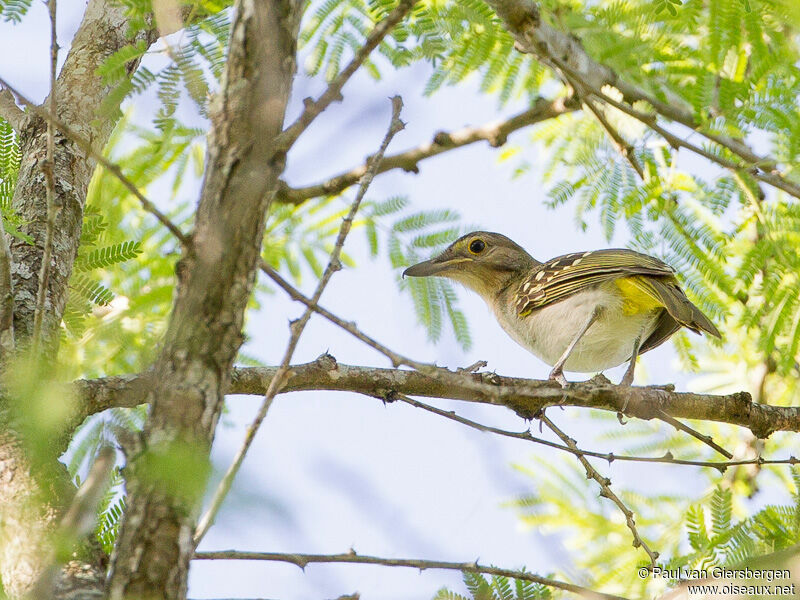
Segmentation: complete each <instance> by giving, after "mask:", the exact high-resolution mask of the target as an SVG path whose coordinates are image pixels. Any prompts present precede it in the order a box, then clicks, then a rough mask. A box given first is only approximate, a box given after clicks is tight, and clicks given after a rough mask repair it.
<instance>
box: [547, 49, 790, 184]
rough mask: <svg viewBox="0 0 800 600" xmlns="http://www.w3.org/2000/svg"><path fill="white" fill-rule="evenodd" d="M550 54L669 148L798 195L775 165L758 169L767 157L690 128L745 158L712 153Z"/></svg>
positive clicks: (586, 86) (567, 71)
mask: <svg viewBox="0 0 800 600" xmlns="http://www.w3.org/2000/svg"><path fill="white" fill-rule="evenodd" d="M550 58H551V59H552V60H553V62H554V63H555V64H556V65H557V66H558V68H559V69H562V70H563V72H564V73H569V74H570V75H572V76H573V77H576V78H578V79H580V81H581V85H582V86H583V87H585V88H586V89H587V90H588V91H589V92H590V93H591V94H592V95H593V96H595V97H597V98H598V99H599V100H602V101H603V102H605V103H606V104H609V105H610V106H613V107H614V108H616V109H617V110H620V111H622V112H623V113H625V114H627V115H629V116H631V117H633V118H634V119H636V120H637V121H639V122H641V123H642V124H644V125H646V126H647V127H649V128H650V129H652V130H653V131H655V132H656V133H658V134H659V135H660V136H661V137H662V138H664V140H666V142H667V143H668V144H669V145H670V146H672V147H673V148H686V149H687V150H689V151H690V152H693V153H695V154H697V155H699V156H702V157H703V158H705V159H707V160H709V161H711V162H713V163H716V164H718V165H720V166H721V167H724V168H726V169H729V170H731V171H747V172H748V173H750V175H751V176H752V177H754V178H755V179H758V180H759V181H762V182H764V183H767V184H769V185H771V186H772V187H775V188H778V189H781V190H783V191H784V192H786V193H787V194H790V195H791V196H794V197H795V198H800V185H798V184H796V183H794V182H792V181H790V180H788V179H786V178H784V177H783V176H782V175H781V174H780V173H779V172H778V171H777V169H776V168H772V169H771V170H770V171H764V170H763V169H762V165H772V167H774V166H775V165H774V164H773V163H772V161H769V160H767V159H761V158H760V157H754V156H753V155H751V154H748V152H746V151H745V149H743V148H741V147H740V145H737V144H734V143H732V142H733V141H732V140H729V139H724V138H721V137H720V136H715V135H714V134H709V133H706V132H704V131H703V130H702V129H699V128H697V129H693V130H694V131H697V132H698V133H700V134H701V135H703V136H704V137H706V138H707V139H709V140H711V141H713V142H714V143H716V144H719V145H720V146H722V147H724V148H727V149H728V150H730V151H731V152H732V153H733V154H735V155H736V156H738V157H739V158H741V159H742V160H744V161H745V162H743V163H741V162H737V161H734V160H730V159H728V158H725V157H724V156H719V155H717V154H714V153H713V152H710V151H709V150H706V149H705V148H702V147H700V146H697V145H695V144H692V143H691V142H688V141H686V140H684V139H683V138H681V137H680V136H677V135H675V134H674V133H672V132H670V131H669V130H667V129H665V128H664V127H662V126H661V125H659V124H658V121H657V117H656V115H653V114H648V113H644V112H641V111H639V110H637V109H635V108H633V107H632V106H630V105H628V104H627V103H625V102H620V101H618V100H616V99H615V98H612V97H611V96H609V95H608V94H606V93H605V92H603V91H602V90H601V89H598V88H596V87H593V86H592V84H591V83H589V82H588V81H586V79H585V78H584V77H583V76H582V75H581V74H580V73H578V72H577V71H575V70H573V69H571V68H570V67H569V66H568V65H567V64H566V63H564V62H563V61H561V60H560V59H558V58H557V57H555V56H552V57H550ZM681 124H684V123H681ZM684 125H685V124H684ZM687 126H688V125H687ZM748 156H749V157H750V158H759V160H760V161H761V162H754V161H751V160H748V159H747V158H745V157H748Z"/></svg>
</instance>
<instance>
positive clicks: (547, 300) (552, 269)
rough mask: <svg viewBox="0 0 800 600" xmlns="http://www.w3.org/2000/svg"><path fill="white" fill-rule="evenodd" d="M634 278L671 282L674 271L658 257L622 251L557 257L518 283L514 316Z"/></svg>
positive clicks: (575, 253) (621, 249)
mask: <svg viewBox="0 0 800 600" xmlns="http://www.w3.org/2000/svg"><path fill="white" fill-rule="evenodd" d="M636 275H649V276H651V277H658V278H666V279H674V277H675V270H674V269H673V268H672V267H670V266H669V265H668V264H666V263H665V262H662V261H660V260H658V259H657V258H653V257H652V256H648V255H646V254H641V253H639V252H634V251H633V250H627V249H624V248H617V249H611V250H595V251H592V252H574V253H572V254H565V255H564V256H557V257H556V258H553V259H551V260H548V261H547V262H546V263H543V264H542V265H540V266H539V267H538V268H537V269H536V270H534V271H533V272H532V273H531V274H530V275H529V276H528V277H527V278H525V280H524V281H523V282H522V283H521V284H520V286H519V288H518V290H517V292H516V298H515V306H516V308H517V313H518V314H519V315H520V316H526V315H528V314H529V313H530V312H531V311H533V310H535V309H537V308H541V307H543V306H546V305H548V304H551V303H553V302H556V301H558V300H561V299H563V298H566V297H567V296H570V295H572V294H574V293H576V292H579V291H581V290H585V289H587V288H588V287H591V286H593V285H596V284H599V283H603V282H605V281H613V280H614V279H619V278H621V277H631V276H636Z"/></svg>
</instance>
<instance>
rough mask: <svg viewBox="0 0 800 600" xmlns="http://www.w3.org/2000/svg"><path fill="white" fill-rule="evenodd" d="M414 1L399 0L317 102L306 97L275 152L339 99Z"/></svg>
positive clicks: (279, 140) (285, 147) (298, 134)
mask: <svg viewBox="0 0 800 600" xmlns="http://www.w3.org/2000/svg"><path fill="white" fill-rule="evenodd" d="M415 2H416V0H400V3H399V4H398V5H397V6H396V7H395V9H394V10H393V11H392V12H390V13H389V14H388V15H387V16H386V18H385V19H384V20H383V21H381V22H380V23H378V24H377V25H376V26H375V28H374V29H373V30H372V31H371V32H370V34H369V35H368V36H367V39H366V40H365V42H364V45H362V46H361V47H360V48H359V49H358V51H356V53H355V56H354V57H353V59H352V60H351V61H350V62H349V63H348V65H347V66H346V67H345V68H344V69H343V70H342V72H341V73H339V74H338V75H337V76H336V78H335V79H334V80H333V81H331V83H330V85H328V89H326V90H325V92H324V93H323V94H322V95H321V96H320V97H319V99H317V100H311V99H310V98H306V100H305V101H304V102H303V104H304V108H303V113H302V114H301V115H300V116H299V117H298V118H297V120H296V121H295V122H294V123H292V124H291V125H290V126H289V127H287V128H286V129H285V130H284V131H283V133H281V135H280V136H279V137H278V139H277V141H276V151H279V152H280V151H282V152H287V151H288V150H289V148H291V147H292V145H293V144H294V143H295V142H296V141H297V138H299V137H300V135H301V134H302V133H303V132H304V131H305V130H306V129H307V128H308V126H309V125H310V124H311V122H312V121H313V120H314V119H316V118H317V116H319V115H320V114H321V113H322V111H324V110H325V109H326V108H328V106H329V105H330V104H331V103H332V102H334V101H337V100H341V97H342V88H343V87H344V85H345V84H346V83H347V82H348V80H349V79H350V77H352V76H353V74H354V73H355V72H356V71H358V69H359V68H360V67H361V65H362V64H364V61H365V60H367V58H368V57H369V55H370V54H371V53H372V51H373V50H374V49H375V48H376V47H377V46H378V44H380V43H381V41H382V40H383V38H385V37H386V36H387V35H388V34H389V32H390V31H391V30H392V29H394V27H395V26H396V25H397V24H398V23H399V22H400V21H402V20H403V18H404V17H405V16H406V15H407V14H408V11H410V10H411V7H412V6H414V3H415Z"/></svg>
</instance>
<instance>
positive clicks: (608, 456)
mask: <svg viewBox="0 0 800 600" xmlns="http://www.w3.org/2000/svg"><path fill="white" fill-rule="evenodd" d="M390 398H392V399H397V400H400V401H401V402H405V403H406V404H409V405H411V406H413V407H415V408H420V409H422V410H426V411H428V412H431V413H433V414H435V415H439V416H440V417H444V418H445V419H449V420H451V421H455V422H456V423H461V424H462V425H466V426H467V427H470V428H472V429H476V430H478V431H483V432H484V433H493V434H495V435H499V436H502V437H508V438H512V439H517V440H524V441H526V442H533V443H534V444H540V445H542V446H547V447H548V448H554V449H556V450H561V451H563V452H569V453H570V454H574V455H575V456H579V455H582V456H592V457H594V458H602V459H603V460H605V461H608V463H609V464H611V463H612V462H614V461H617V460H619V461H623V462H644V463H664V464H670V465H684V466H691V467H710V468H714V469H717V470H718V471H720V472H721V473H724V472H725V471H726V469H728V467H738V466H741V465H766V464H769V465H796V464H800V459H797V458H793V457H792V458H778V459H765V458H760V457H759V458H751V459H747V460H730V461H710V460H684V459H680V458H675V457H674V456H673V455H672V452H669V451H668V452H667V453H666V454H664V455H663V456H630V455H627V454H614V453H613V452H595V451H592V450H582V449H580V448H572V447H570V446H565V445H562V444H557V443H556V442H551V441H550V440H545V439H543V438H539V437H536V436H535V435H532V434H531V431H530V428H528V429H527V430H525V431H506V430H505V429H499V428H497V427H492V426H490V425H484V424H482V423H478V422H476V421H472V420H470V419H467V418H465V417H462V416H461V415H459V414H456V413H455V412H454V411H451V410H442V409H441V408H436V407H435V406H431V405H430V404H425V403H424V402H420V401H419V400H414V399H413V398H411V397H410V396H406V395H405V394H398V393H394V394H392V395H391V396H390Z"/></svg>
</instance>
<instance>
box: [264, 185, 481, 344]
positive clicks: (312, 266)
mask: <svg viewBox="0 0 800 600" xmlns="http://www.w3.org/2000/svg"><path fill="white" fill-rule="evenodd" d="M341 200H342V199H341V198H339V197H325V198H321V199H319V200H314V201H311V202H306V203H304V204H301V205H299V206H292V205H286V204H282V205H278V206H275V207H273V210H272V213H271V214H270V219H269V220H268V221H267V228H266V233H265V238H264V246H263V257H264V259H265V260H266V261H267V262H268V263H269V264H270V265H272V266H273V267H274V268H276V269H279V270H286V271H288V273H289V274H290V275H291V276H292V278H293V279H294V280H295V281H296V282H298V283H301V282H302V279H303V273H304V267H305V269H307V270H308V271H310V273H311V274H312V275H314V276H315V277H319V276H320V275H321V274H322V270H323V268H324V265H325V264H326V262H327V259H328V255H329V254H330V252H331V250H332V249H333V243H334V241H335V238H336V235H337V233H338V231H339V227H340V225H341V219H342V217H344V215H345V214H346V213H347V211H348V210H349V204H348V203H342V201H341ZM392 218H393V221H389V219H392ZM459 220H460V216H459V215H458V213H456V212H454V211H450V210H429V211H419V212H411V211H409V210H408V201H407V199H405V198H402V197H392V198H388V199H386V200H383V201H380V202H375V201H367V202H365V203H364V204H363V205H362V208H361V211H360V212H359V215H358V217H357V218H356V220H355V221H354V222H353V225H352V227H353V228H354V229H363V230H364V232H365V235H366V239H367V244H368V246H369V250H370V253H371V254H372V256H373V257H376V256H378V255H379V254H380V253H382V252H386V254H388V257H389V260H390V263H391V265H392V268H394V269H396V270H397V274H398V277H397V281H398V285H399V287H400V289H402V290H406V289H407V290H409V291H410V292H411V297H412V300H413V302H414V309H415V312H416V314H417V318H418V320H419V322H420V323H421V324H422V325H423V326H424V327H425V329H426V330H427V332H428V336H429V338H430V339H431V340H433V341H437V340H439V339H440V338H441V336H442V333H443V331H444V326H445V324H446V323H449V325H450V327H451V329H452V331H453V333H454V335H455V337H456V340H457V341H458V342H459V344H461V346H462V347H464V348H468V347H469V345H470V336H469V328H468V326H467V321H466V317H465V316H464V314H463V313H462V312H461V310H460V309H459V308H458V298H457V296H456V294H455V291H454V289H453V287H452V285H451V284H450V282H448V281H447V280H445V279H442V278H434V277H431V278H421V279H403V278H401V277H400V270H401V269H404V268H405V267H408V266H410V265H411V264H413V263H414V262H418V261H420V260H423V259H424V258H428V257H429V256H430V255H431V254H433V253H435V252H437V251H440V250H442V249H444V247H445V246H446V245H447V244H449V243H451V242H452V241H454V240H455V239H456V238H457V237H458V236H459V235H460V234H461V233H462V231H461V228H460V225H459ZM387 221H388V222H387ZM342 263H343V264H344V265H345V266H354V262H353V260H352V258H351V257H350V256H349V255H348V254H347V253H343V254H342Z"/></svg>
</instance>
